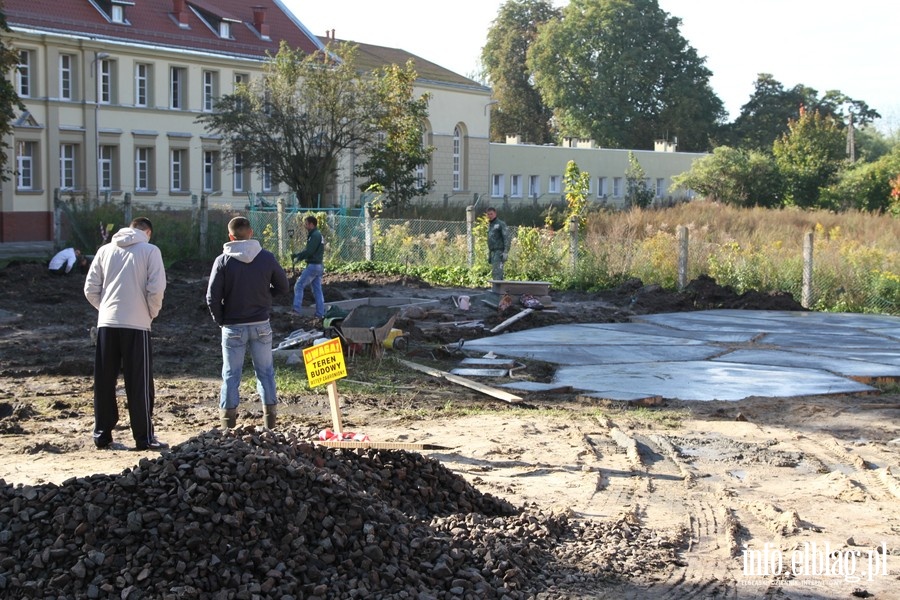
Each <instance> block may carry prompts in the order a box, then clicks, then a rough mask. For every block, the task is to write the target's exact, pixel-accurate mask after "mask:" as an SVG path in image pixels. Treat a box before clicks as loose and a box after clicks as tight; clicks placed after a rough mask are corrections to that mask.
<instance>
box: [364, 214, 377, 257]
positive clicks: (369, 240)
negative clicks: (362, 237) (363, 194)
mask: <svg viewBox="0 0 900 600" xmlns="http://www.w3.org/2000/svg"><path fill="white" fill-rule="evenodd" d="M363 213H364V214H365V217H366V223H365V227H366V248H365V251H366V260H372V257H373V256H374V255H375V248H374V246H375V224H374V222H373V220H372V206H371V205H370V204H369V203H368V202H367V203H366V204H364V205H363Z"/></svg>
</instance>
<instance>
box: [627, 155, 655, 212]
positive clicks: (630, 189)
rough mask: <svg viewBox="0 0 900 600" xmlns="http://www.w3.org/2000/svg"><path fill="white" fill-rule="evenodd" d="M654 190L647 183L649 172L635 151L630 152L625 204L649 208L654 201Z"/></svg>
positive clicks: (632, 206)
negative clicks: (647, 172)
mask: <svg viewBox="0 0 900 600" xmlns="http://www.w3.org/2000/svg"><path fill="white" fill-rule="evenodd" d="M653 195H654V194H653V190H651V189H650V187H649V186H648V185H647V174H646V173H645V172H644V167H642V166H641V163H640V162H638V159H637V157H636V156H635V155H634V152H631V151H629V152H628V168H627V169H625V206H626V207H628V208H634V207H638V208H647V207H648V206H650V204H651V203H652V202H653Z"/></svg>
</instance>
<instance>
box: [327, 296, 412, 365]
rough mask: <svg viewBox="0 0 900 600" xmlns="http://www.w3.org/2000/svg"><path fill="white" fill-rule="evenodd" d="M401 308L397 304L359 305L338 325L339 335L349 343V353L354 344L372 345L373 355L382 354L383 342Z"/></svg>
mask: <svg viewBox="0 0 900 600" xmlns="http://www.w3.org/2000/svg"><path fill="white" fill-rule="evenodd" d="M399 314H400V308H399V307H396V306H369V305H367V304H362V305H360V306H357V307H356V308H354V309H353V310H351V311H350V313H349V314H348V315H347V316H346V317H344V320H343V321H341V323H340V324H339V325H337V331H338V335H340V336H341V338H342V339H343V340H344V341H345V342H346V343H347V348H348V355H349V354H350V352H351V350H352V348H354V347H355V346H354V345H357V344H358V345H360V346H366V345H370V346H371V351H372V355H373V356H380V355H381V352H382V351H383V348H384V346H383V344H384V341H385V339H386V338H387V336H388V334H390V332H391V329H392V328H393V326H394V321H395V320H396V319H397V315H399Z"/></svg>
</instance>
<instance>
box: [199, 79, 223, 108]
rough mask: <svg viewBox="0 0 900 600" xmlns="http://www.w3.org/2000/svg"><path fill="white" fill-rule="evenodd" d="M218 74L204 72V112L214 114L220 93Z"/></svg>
mask: <svg viewBox="0 0 900 600" xmlns="http://www.w3.org/2000/svg"><path fill="white" fill-rule="evenodd" d="M218 83H219V79H218V74H217V73H215V72H214V71H203V110H204V112H212V109H213V106H214V105H215V103H216V95H218V93H219V85H218Z"/></svg>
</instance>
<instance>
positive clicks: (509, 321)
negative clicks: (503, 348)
mask: <svg viewBox="0 0 900 600" xmlns="http://www.w3.org/2000/svg"><path fill="white" fill-rule="evenodd" d="M533 312H534V309H533V308H526V309H525V310H523V311H522V312H520V313H518V314H515V315H513V316H511V317H510V318H508V319H507V320H505V321H503V322H502V323H500V324H499V325H497V326H496V327H494V328H493V329H491V333H497V332H498V331H503V330H504V329H506V328H507V327H509V326H510V325H512V324H513V323H515V322H516V321H518V320H519V319H522V318H524V317H527V316H528V315H530V314H531V313H533Z"/></svg>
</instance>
